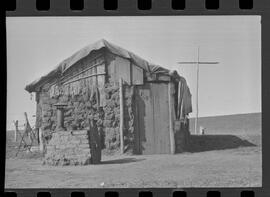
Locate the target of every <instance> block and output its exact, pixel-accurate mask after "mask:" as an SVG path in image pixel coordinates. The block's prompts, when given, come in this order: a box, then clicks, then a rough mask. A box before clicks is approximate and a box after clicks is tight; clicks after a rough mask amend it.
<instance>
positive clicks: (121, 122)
mask: <svg viewBox="0 0 270 197" xmlns="http://www.w3.org/2000/svg"><path fill="white" fill-rule="evenodd" d="M119 102H120V126H119V130H120V151H121V154H123V153H124V134H123V133H124V98H123V80H122V78H120V79H119Z"/></svg>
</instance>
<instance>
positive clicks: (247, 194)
mask: <svg viewBox="0 0 270 197" xmlns="http://www.w3.org/2000/svg"><path fill="white" fill-rule="evenodd" d="M240 196H241V197H256V195H255V192H254V191H248V190H246V191H241V194H240Z"/></svg>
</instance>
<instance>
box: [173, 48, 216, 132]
mask: <svg viewBox="0 0 270 197" xmlns="http://www.w3.org/2000/svg"><path fill="white" fill-rule="evenodd" d="M197 55H198V56H197V61H194V62H177V63H178V64H196V65H197V75H196V81H197V86H196V119H195V134H197V127H198V114H199V101H198V97H199V65H200V64H218V63H219V62H201V61H200V47H198V54H197Z"/></svg>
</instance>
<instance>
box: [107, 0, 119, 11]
mask: <svg viewBox="0 0 270 197" xmlns="http://www.w3.org/2000/svg"><path fill="white" fill-rule="evenodd" d="M103 3H104V4H103V5H104V9H105V10H117V8H118V0H104V1H103Z"/></svg>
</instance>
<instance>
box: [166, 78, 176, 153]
mask: <svg viewBox="0 0 270 197" xmlns="http://www.w3.org/2000/svg"><path fill="white" fill-rule="evenodd" d="M168 85H169V87H168V97H169V98H168V99H169V107H168V109H169V131H170V149H171V154H175V136H174V128H173V123H174V120H175V117H174V115H175V112H174V98H173V88H174V87H173V83H172V82H170V83H169V84H168Z"/></svg>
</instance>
